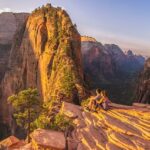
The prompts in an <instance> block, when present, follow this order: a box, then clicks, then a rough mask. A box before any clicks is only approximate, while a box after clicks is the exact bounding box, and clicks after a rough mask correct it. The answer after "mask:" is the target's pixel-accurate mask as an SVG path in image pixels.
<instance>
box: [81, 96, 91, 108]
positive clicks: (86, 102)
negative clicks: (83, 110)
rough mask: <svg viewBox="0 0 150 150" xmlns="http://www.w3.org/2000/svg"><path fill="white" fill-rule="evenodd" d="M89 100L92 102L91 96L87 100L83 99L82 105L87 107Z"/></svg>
mask: <svg viewBox="0 0 150 150" xmlns="http://www.w3.org/2000/svg"><path fill="white" fill-rule="evenodd" d="M89 102H90V98H88V99H86V100H83V101H82V102H81V106H82V107H87V106H88V104H89Z"/></svg>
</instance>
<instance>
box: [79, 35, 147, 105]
mask: <svg viewBox="0 0 150 150" xmlns="http://www.w3.org/2000/svg"><path fill="white" fill-rule="evenodd" d="M82 54H83V66H84V72H85V77H86V80H87V83H88V84H89V87H90V89H96V88H100V89H105V90H107V91H108V93H109V96H110V99H111V100H112V101H114V102H116V103H121V104H131V103H132V102H133V101H134V96H135V95H134V94H135V92H136V90H135V89H136V80H137V79H138V74H139V73H140V72H141V70H142V69H143V66H144V62H145V58H144V57H142V56H140V55H135V54H133V53H132V51H131V50H129V51H128V52H126V53H124V52H123V51H122V49H121V48H119V47H118V46H117V45H115V44H105V45H102V44H101V43H100V42H97V41H96V40H95V39H94V38H91V37H87V36H86V37H82Z"/></svg>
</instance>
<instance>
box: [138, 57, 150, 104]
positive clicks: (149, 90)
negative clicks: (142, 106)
mask: <svg viewBox="0 0 150 150" xmlns="http://www.w3.org/2000/svg"><path fill="white" fill-rule="evenodd" d="M139 80H140V82H139V84H138V89H137V101H138V102H139V103H149V104H150V58H149V59H147V61H146V63H145V66H144V70H143V72H142V73H141V75H140V78H139Z"/></svg>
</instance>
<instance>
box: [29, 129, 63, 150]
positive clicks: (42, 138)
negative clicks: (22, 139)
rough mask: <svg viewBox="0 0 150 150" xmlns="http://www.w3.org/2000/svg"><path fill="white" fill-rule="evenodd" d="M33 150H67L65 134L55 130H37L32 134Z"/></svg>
mask: <svg viewBox="0 0 150 150" xmlns="http://www.w3.org/2000/svg"><path fill="white" fill-rule="evenodd" d="M31 139H32V147H33V149H44V148H45V149H53V150H65V148H66V139H65V136H64V133H62V132H57V131H53V130H44V129H37V130H35V131H34V132H33V133H32V134H31Z"/></svg>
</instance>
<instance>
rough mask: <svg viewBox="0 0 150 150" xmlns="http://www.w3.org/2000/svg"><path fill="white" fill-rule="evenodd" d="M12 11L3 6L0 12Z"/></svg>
mask: <svg viewBox="0 0 150 150" xmlns="http://www.w3.org/2000/svg"><path fill="white" fill-rule="evenodd" d="M10 11H11V9H10V8H2V9H0V13H2V12H10Z"/></svg>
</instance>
